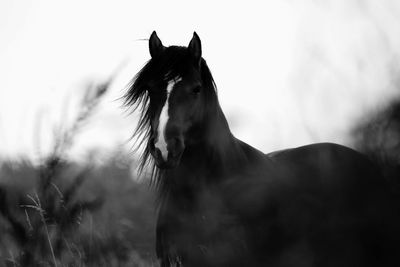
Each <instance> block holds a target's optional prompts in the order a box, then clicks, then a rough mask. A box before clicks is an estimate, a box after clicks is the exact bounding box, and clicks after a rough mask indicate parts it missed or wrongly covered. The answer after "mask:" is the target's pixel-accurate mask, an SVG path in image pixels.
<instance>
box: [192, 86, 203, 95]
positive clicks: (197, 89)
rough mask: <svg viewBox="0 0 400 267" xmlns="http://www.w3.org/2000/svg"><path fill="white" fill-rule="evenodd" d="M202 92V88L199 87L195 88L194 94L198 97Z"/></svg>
mask: <svg viewBox="0 0 400 267" xmlns="http://www.w3.org/2000/svg"><path fill="white" fill-rule="evenodd" d="M200 91H201V86H200V85H199V86H196V87H194V88H193V90H192V93H193V94H195V95H197V94H199V93H200Z"/></svg>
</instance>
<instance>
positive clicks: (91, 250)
mask: <svg viewBox="0 0 400 267" xmlns="http://www.w3.org/2000/svg"><path fill="white" fill-rule="evenodd" d="M114 77H115V75H112V76H111V78H110V79H108V80H107V81H106V82H104V83H100V84H96V85H90V86H87V88H85V89H86V90H85V91H84V92H85V93H84V95H83V98H82V101H81V103H80V105H79V110H78V112H77V116H76V119H75V120H74V121H73V122H72V124H71V125H70V127H59V129H62V130H59V131H57V132H55V135H54V146H53V149H52V150H51V152H50V153H49V155H46V156H45V157H44V158H43V159H42V162H41V163H40V164H39V166H35V165H33V164H32V163H31V162H30V161H28V160H21V161H20V162H6V163H3V164H2V166H1V169H0V234H1V235H2V238H1V240H0V259H1V260H2V263H0V266H56V267H58V266H125V265H126V266H152V265H155V263H153V262H152V259H153V255H152V254H151V253H150V252H148V255H145V256H143V254H145V253H143V251H149V247H150V246H152V245H153V244H152V241H151V240H152V239H151V236H145V237H144V236H143V235H137V236H140V238H141V239H142V240H141V243H140V242H135V240H132V239H134V238H135V236H132V233H137V232H138V230H139V231H142V232H143V233H146V234H147V235H151V234H150V233H152V228H151V227H150V228H151V229H149V228H148V227H147V226H146V224H147V225H149V226H151V223H150V224H149V223H148V222H149V220H150V219H149V218H151V217H152V216H153V214H152V212H150V211H149V210H148V208H149V207H150V206H151V196H150V195H148V194H147V193H144V192H145V191H144V190H142V189H141V188H142V187H141V185H140V184H137V183H134V182H133V180H132V179H130V168H129V164H126V162H125V163H124V164H122V167H121V160H119V161H118V162H117V161H113V160H112V158H111V160H110V162H108V163H107V164H108V165H107V164H106V165H105V166H100V167H99V166H94V165H91V164H88V166H82V165H80V164H76V163H72V162H69V161H68V159H67V156H66V155H67V152H68V150H69V149H70V148H71V146H72V145H73V143H74V140H75V138H76V135H77V133H78V132H79V131H80V130H81V128H82V126H83V125H84V124H85V123H87V122H89V120H90V118H91V116H92V115H93V114H94V112H95V111H96V108H97V107H98V105H99V103H100V102H101V100H102V98H103V97H104V95H105V94H106V92H107V91H108V90H109V88H110V85H111V83H112V81H113V79H114ZM119 154H120V153H119V152H118V153H116V154H115V158H118V155H119ZM119 158H120V159H121V157H119ZM114 179H117V180H114ZM113 183H114V184H113ZM121 184H124V189H125V190H128V191H126V192H123V189H121V188H120V189H119V190H120V192H119V193H120V195H119V196H118V198H121V197H126V198H128V197H129V196H130V195H131V193H132V192H133V191H136V193H139V196H138V195H132V196H131V197H132V199H135V200H137V201H138V202H139V203H140V204H141V205H142V206H136V207H132V205H127V203H124V202H122V203H117V202H116V201H114V202H113V203H112V205H110V202H112V201H113V200H112V197H113V196H112V190H115V189H116V187H119V186H120V185H121ZM89 185H90V186H89ZM121 191H122V192H121ZM146 192H147V191H146ZM114 197H115V195H114ZM123 201H125V202H128V201H131V200H130V199H123ZM130 204H131V203H130ZM135 204H137V203H135ZM123 205H125V206H127V207H125V208H121V206H123ZM129 212H134V213H136V214H135V215H134V216H135V217H134V218H131V217H132V216H129V215H127V214H129ZM113 213H114V215H112V214H113ZM110 214H111V216H110ZM110 218H114V219H117V221H116V222H119V220H122V221H123V220H125V226H121V225H119V224H114V223H115V222H110V221H109V219H110ZM126 218H129V219H126ZM152 219H153V218H151V220H152ZM138 220H143V221H142V222H139V223H138ZM133 222H136V223H137V224H138V226H140V228H142V229H134V230H135V231H136V232H135V231H133V230H129V231H128V232H129V233H130V236H129V238H131V239H129V238H128V235H126V233H125V235H124V234H123V233H122V232H121V231H123V230H126V227H134V226H132V224H133ZM124 227H125V228H124ZM144 228H146V229H144ZM149 240H150V241H149ZM138 244H145V245H144V249H142V250H141V251H140V249H139V250H138V248H139V245H138ZM138 251H140V252H141V253H140V252H138ZM146 256H147V260H146V259H145V258H146ZM143 257H145V258H143Z"/></svg>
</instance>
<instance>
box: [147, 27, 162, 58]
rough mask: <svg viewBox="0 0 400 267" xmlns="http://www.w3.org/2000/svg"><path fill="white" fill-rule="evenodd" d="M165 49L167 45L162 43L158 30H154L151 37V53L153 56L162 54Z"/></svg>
mask: <svg viewBox="0 0 400 267" xmlns="http://www.w3.org/2000/svg"><path fill="white" fill-rule="evenodd" d="M164 49H165V46H163V44H162V43H161V40H160V38H158V36H157V33H156V31H153V33H152V34H151V36H150V39H149V50H150V55H151V57H152V58H154V57H156V56H158V55H160V54H161V53H162V52H163V51H164Z"/></svg>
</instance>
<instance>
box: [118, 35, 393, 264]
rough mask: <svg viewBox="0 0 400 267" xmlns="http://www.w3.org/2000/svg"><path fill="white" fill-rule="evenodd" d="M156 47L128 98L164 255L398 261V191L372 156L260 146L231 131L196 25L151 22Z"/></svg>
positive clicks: (167, 259) (340, 149) (242, 260)
mask: <svg viewBox="0 0 400 267" xmlns="http://www.w3.org/2000/svg"><path fill="white" fill-rule="evenodd" d="M149 49H150V55H151V59H150V60H149V61H148V62H147V64H146V65H145V66H144V67H143V68H142V69H141V70H140V72H139V73H138V74H137V75H136V76H135V77H134V79H133V80H132V83H131V84H130V85H129V88H128V91H127V93H126V94H125V104H126V105H127V106H133V107H135V108H139V109H140V112H141V117H140V120H139V123H138V127H137V129H136V132H135V134H136V135H138V136H139V137H138V138H141V139H140V140H141V141H142V143H144V144H145V149H144V151H143V154H142V155H141V165H140V166H141V169H142V170H143V169H144V168H149V169H150V170H151V177H152V181H153V184H154V185H155V187H156V188H157V192H158V200H159V214H158V221H157V227H156V252H157V256H158V258H159V259H160V265H161V266H202V267H204V266H273V267H288V266H296V267H302V266H307V267H308V266H323V267H330V266H332V267H338V266H349V267H350V266H351V267H355V266H363V267H368V266H400V245H399V239H400V231H399V228H400V224H399V222H400V219H399V217H400V216H399V200H398V196H397V195H395V194H394V193H393V192H392V189H391V187H390V185H388V184H387V182H386V180H385V179H384V178H383V177H382V176H381V174H380V171H379V170H378V169H377V168H376V167H375V166H374V164H373V163H372V162H371V161H369V160H368V159H367V158H366V157H365V156H363V155H362V154H360V153H358V152H356V151H354V150H352V149H350V148H347V147H344V146H341V145H337V144H332V143H319V144H311V145H307V146H302V147H298V148H293V149H286V150H281V151H277V152H273V153H270V154H264V153H262V152H260V151H259V150H257V149H255V148H253V147H251V146H250V145H248V144H246V143H244V142H242V141H240V140H239V139H237V138H235V137H234V136H233V134H232V133H231V131H230V129H229V126H228V123H227V120H226V118H225V116H224V113H223V112H222V110H221V107H220V105H219V102H218V97H217V90H216V85H215V83H214V80H213V77H212V75H211V72H210V70H209V68H208V66H207V64H206V61H205V60H204V59H203V58H202V48H201V42H200V38H199V37H198V35H197V34H196V33H194V34H193V38H192V39H191V41H190V43H189V45H188V47H180V46H169V47H165V46H164V45H163V44H162V42H161V40H160V39H159V38H158V36H157V34H156V32H153V33H152V35H151V37H150V40H149ZM233 62H234V55H233V56H232V64H234V63H233ZM243 94H246V91H245V90H244V91H243Z"/></svg>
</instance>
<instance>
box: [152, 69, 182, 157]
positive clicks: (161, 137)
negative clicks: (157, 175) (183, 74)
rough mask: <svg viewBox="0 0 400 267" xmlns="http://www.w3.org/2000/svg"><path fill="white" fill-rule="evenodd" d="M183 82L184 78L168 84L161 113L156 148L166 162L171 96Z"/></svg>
mask: <svg viewBox="0 0 400 267" xmlns="http://www.w3.org/2000/svg"><path fill="white" fill-rule="evenodd" d="M181 80H182V78H180V77H178V78H176V79H173V80H171V81H169V82H168V86H167V99H166V100H165V103H164V106H163V108H162V110H161V113H160V118H159V119H158V129H157V142H156V143H155V145H154V146H155V147H156V148H158V149H159V150H160V151H161V155H162V157H163V159H164V160H165V161H166V160H167V159H168V149H167V142H166V140H165V127H166V126H167V123H168V119H169V115H168V105H169V103H168V102H169V95H170V94H171V92H172V89H173V88H174V86H175V84H176V83H178V82H179V81H181Z"/></svg>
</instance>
